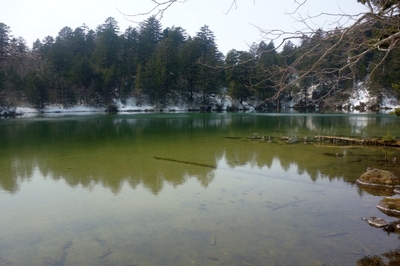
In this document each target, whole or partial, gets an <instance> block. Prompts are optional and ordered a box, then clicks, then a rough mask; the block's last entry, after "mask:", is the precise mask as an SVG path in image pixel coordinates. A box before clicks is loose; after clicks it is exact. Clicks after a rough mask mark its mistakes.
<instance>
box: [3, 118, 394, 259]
mask: <svg viewBox="0 0 400 266" xmlns="http://www.w3.org/2000/svg"><path fill="white" fill-rule="evenodd" d="M398 125H399V120H398V118H396V117H394V116H390V115H383V114H380V115H378V114H357V115H356V114H351V115H349V114H266V113H259V114H257V113H191V114H187V113H137V114H125V115H103V114H93V115H79V116H78V115H77V116H73V115H54V116H38V117H33V118H23V117H21V118H16V119H0V213H1V216H0V217H1V218H0V265H355V264H356V262H357V260H359V259H360V258H362V257H365V256H368V255H381V254H382V253H384V252H388V251H390V250H393V249H396V248H398V247H399V239H398V235H396V234H395V233H393V234H388V233H387V232H385V231H383V230H382V229H378V228H374V227H371V226H369V225H368V224H367V223H366V222H365V221H363V220H362V218H364V217H365V218H369V217H371V216H376V217H381V218H384V219H386V220H387V221H395V220H396V219H395V218H393V217H388V216H386V215H384V214H383V213H381V212H380V211H379V210H378V209H377V208H376V204H377V203H378V202H379V201H380V200H381V199H382V198H383V197H384V196H385V195H386V196H388V195H392V193H390V191H377V190H372V189H369V188H362V187H359V186H358V185H356V184H355V183H354V181H355V180H356V179H357V178H358V177H359V176H360V175H361V174H362V173H364V172H365V169H366V168H367V167H368V166H369V167H376V168H380V169H386V170H390V171H392V172H394V173H396V174H400V171H399V170H400V168H399V163H393V162H390V161H389V162H384V161H383V160H382V158H384V156H385V155H386V156H387V157H388V158H389V159H390V158H394V157H396V156H397V157H399V158H400V152H399V150H398V149H389V148H384V147H377V146H367V147H365V146H360V145H358V144H354V145H352V144H348V145H346V146H341V144H338V145H332V144H330V143H326V142H315V141H311V140H312V139H311V138H312V137H314V136H317V135H332V136H348V137H354V138H372V137H374V136H388V135H390V136H397V137H399V136H400V130H399V126H398ZM305 137H307V141H306V142H304V141H303V139H304V138H305Z"/></svg>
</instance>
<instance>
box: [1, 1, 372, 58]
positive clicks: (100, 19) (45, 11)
mask: <svg viewBox="0 0 400 266" xmlns="http://www.w3.org/2000/svg"><path fill="white" fill-rule="evenodd" d="M297 1H304V0H297ZM0 3H1V4H0V6H1V9H0V22H3V23H5V24H6V25H8V26H9V27H10V28H11V35H13V36H14V37H19V36H21V37H23V38H24V39H25V40H26V42H27V44H28V46H30V47H31V45H32V43H33V42H34V41H35V40H36V39H39V40H42V39H43V38H44V37H46V36H48V35H50V36H53V37H56V36H57V35H58V32H59V31H60V30H61V29H62V28H63V27H65V26H69V27H70V28H72V29H73V30H74V29H75V28H77V27H80V26H82V25H83V24H84V23H85V24H86V25H87V26H88V27H89V28H90V29H93V30H95V29H96V27H97V26H98V25H101V24H103V23H104V21H105V20H106V19H107V18H108V17H113V18H114V19H115V20H116V21H117V22H118V25H119V27H120V30H121V32H124V31H125V29H127V28H128V27H129V26H132V27H137V26H138V24H137V23H135V22H131V21H128V20H127V19H126V18H124V16H123V14H121V13H120V12H119V11H118V10H120V11H121V12H123V13H126V14H137V13H143V12H146V11H148V10H150V9H151V7H152V2H151V1H150V0H129V1H128V0H68V1H60V0H0ZM231 3H232V0H188V1H187V2H186V3H179V2H178V3H175V4H174V5H173V6H171V7H170V9H169V10H168V11H166V13H165V15H164V18H163V19H162V20H161V24H162V26H163V29H164V28H166V27H171V26H179V27H182V28H183V29H185V30H186V31H187V33H188V34H189V35H191V36H195V35H196V33H197V32H198V31H199V29H200V28H201V27H202V26H204V25H208V26H209V28H210V30H211V31H213V32H214V34H215V37H216V42H217V45H218V47H219V50H220V51H221V52H223V53H224V54H226V53H227V52H228V51H229V50H231V49H236V50H243V51H247V50H249V45H250V44H251V43H253V42H256V43H259V42H260V41H261V40H262V36H261V34H260V31H259V29H258V28H257V26H258V27H260V28H263V29H283V30H286V31H294V30H299V29H302V28H304V25H300V24H299V23H295V22H294V21H295V19H294V18H293V17H291V16H290V15H288V13H290V12H293V11H294V10H295V9H296V7H297V4H296V3H295V1H294V0H279V1H272V0H237V5H238V6H237V9H234V10H231V11H230V12H229V13H227V12H228V10H229V8H230V6H231ZM363 11H365V7H364V6H363V5H361V4H359V3H357V1H356V0H307V2H306V3H305V4H304V5H303V6H302V7H301V8H300V9H299V10H298V14H300V15H302V16H307V15H308V14H309V15H311V16H314V15H317V14H319V13H321V12H326V13H335V14H336V13H348V14H358V13H360V12H363ZM295 17H298V15H295ZM146 18H148V16H144V17H136V18H133V19H134V20H135V21H137V22H141V21H143V20H145V19H146ZM325 20H326V19H323V20H319V21H318V23H319V25H318V26H319V27H321V26H323V24H324V25H325V26H326V25H329V22H325ZM331 20H332V18H331ZM324 22H325V23H324ZM276 45H277V44H276Z"/></svg>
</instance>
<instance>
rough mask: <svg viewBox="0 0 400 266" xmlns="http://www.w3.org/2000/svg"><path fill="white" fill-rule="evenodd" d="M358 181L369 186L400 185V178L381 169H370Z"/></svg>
mask: <svg viewBox="0 0 400 266" xmlns="http://www.w3.org/2000/svg"><path fill="white" fill-rule="evenodd" d="M356 183H358V184H361V185H368V186H383V187H400V179H399V178H398V177H396V176H395V175H394V174H393V173H392V172H389V171H385V170H380V169H368V170H367V171H366V172H365V173H364V174H362V175H361V176H360V177H359V178H358V179H357V180H356Z"/></svg>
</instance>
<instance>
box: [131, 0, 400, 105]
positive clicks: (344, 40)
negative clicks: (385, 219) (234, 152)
mask: <svg viewBox="0 0 400 266" xmlns="http://www.w3.org/2000/svg"><path fill="white" fill-rule="evenodd" d="M151 1H152V2H153V3H154V7H153V8H152V9H151V10H149V12H146V13H142V14H137V15H135V16H141V15H156V16H159V17H162V16H163V14H164V12H166V11H167V9H168V8H170V7H171V5H173V4H175V3H177V2H180V3H184V2H186V1H187V0H181V1H178V0H165V1H158V0H151ZM260 1H261V0H260ZM351 1H355V0H351ZM254 2H256V1H255V0H254ZM294 2H295V3H296V5H297V6H296V8H295V10H294V11H293V12H292V13H290V14H288V15H290V16H291V17H292V18H295V19H296V21H297V22H299V23H300V25H303V29H301V30H296V31H292V32H287V31H283V30H280V29H272V30H266V29H261V28H260V31H261V33H262V34H263V37H264V38H265V40H269V41H271V40H272V41H274V42H278V45H277V46H275V47H274V50H276V49H280V48H282V47H283V46H284V45H285V43H287V42H288V41H292V42H294V43H299V42H300V43H301V45H299V46H298V48H299V50H297V51H296V53H297V56H296V59H295V60H294V62H291V63H290V64H287V65H283V66H282V65H281V66H276V67H275V68H273V69H271V68H269V69H263V70H264V72H265V75H264V76H265V80H261V81H258V83H257V84H252V86H257V85H260V84H262V83H265V82H266V81H268V82H269V84H271V83H273V84H275V86H274V89H275V93H274V96H273V97H270V98H268V99H265V101H267V100H270V99H279V97H280V95H281V94H282V93H284V92H285V91H286V90H287V89H288V88H292V87H294V86H299V84H300V83H301V82H302V81H303V80H304V79H313V78H314V77H315V78H316V79H317V77H318V82H319V83H325V84H329V86H328V87H329V88H330V89H329V90H328V91H326V93H325V94H324V95H322V96H321V99H322V98H325V97H327V96H329V95H330V93H331V92H332V91H333V90H335V89H336V88H337V87H338V86H339V84H340V82H343V81H345V80H354V81H355V80H356V78H357V72H358V69H359V65H360V64H361V63H362V61H363V60H364V58H365V57H366V56H367V55H369V54H371V53H372V52H376V51H380V52H381V53H380V56H379V60H377V61H375V62H374V63H370V65H368V73H369V75H372V74H374V73H375V72H376V71H378V70H379V67H380V66H381V65H382V64H383V63H384V62H385V59H386V58H387V57H388V56H389V55H390V53H391V52H393V51H394V50H395V49H398V48H400V45H399V40H400V0H357V2H359V3H360V4H362V5H364V6H365V12H362V13H358V14H346V13H344V12H342V13H341V14H329V13H321V14H318V15H316V16H310V15H306V16H304V15H301V13H300V11H301V8H302V7H303V6H304V5H305V4H306V2H307V0H295V1H294ZM255 4H256V3H255ZM236 8H238V2H237V0H232V2H231V3H230V7H229V10H232V9H236ZM239 8H240V7H239ZM228 12H229V11H228ZM328 18H329V20H330V21H333V22H334V23H332V24H331V27H330V28H329V27H328V28H326V27H325V28H324V29H321V28H320V27H319V26H316V24H315V23H314V20H315V19H319V20H320V19H326V20H328ZM263 52H268V51H263ZM265 101H264V102H265Z"/></svg>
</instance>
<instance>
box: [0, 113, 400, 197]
mask: <svg viewBox="0 0 400 266" xmlns="http://www.w3.org/2000/svg"><path fill="white" fill-rule="evenodd" d="M356 118H357V117H356ZM356 118H354V117H351V118H346V117H340V116H337V117H324V116H322V117H316V116H299V117H289V116H288V117H282V118H279V119H277V118H275V117H263V116H251V115H237V116H232V115H213V116H206V115H202V114H196V115H191V116H189V117H188V116H187V115H183V114H176V115H166V116H162V115H151V116H150V115H148V116H145V115H142V116H137V117H134V118H132V117H123V116H115V117H113V116H103V117H90V118H85V119H76V118H70V119H68V118H62V119H56V120H54V119H42V120H34V121H20V122H18V121H17V122H12V123H11V122H9V123H4V124H1V126H2V132H4V136H5V137H4V138H3V139H2V140H1V142H0V148H1V150H2V153H1V155H0V175H1V177H0V187H1V189H2V190H5V191H7V192H9V193H16V192H18V190H19V184H20V183H22V182H24V181H27V180H30V179H31V178H33V176H34V173H35V171H36V170H38V171H39V172H40V174H41V175H42V176H43V177H46V178H52V179H54V180H65V182H66V183H67V184H68V185H70V186H71V187H76V186H82V187H85V188H88V189H90V188H91V187H93V186H94V185H96V184H100V185H102V186H103V187H106V188H108V189H110V191H111V192H112V193H118V192H119V191H120V190H121V188H122V186H123V185H124V184H125V183H128V184H129V185H130V187H131V188H132V189H135V188H136V187H137V186H139V185H141V186H143V187H145V188H146V189H148V190H149V191H151V193H153V194H158V193H160V191H161V190H162V189H163V187H164V186H165V185H166V184H168V185H172V186H175V187H176V186H179V185H183V184H185V182H186V181H187V180H188V179H190V178H194V179H196V180H198V182H199V184H201V186H203V187H207V186H208V185H209V184H210V183H211V182H212V181H213V179H214V177H215V171H216V169H219V168H221V165H224V167H227V169H226V170H228V171H233V172H234V171H235V170H237V169H242V170H244V171H248V172H249V173H251V172H252V170H254V169H261V170H263V173H264V174H265V176H266V178H267V177H271V176H274V177H275V176H280V175H282V176H284V175H287V174H288V170H289V169H292V170H293V169H295V172H296V176H298V175H304V174H305V175H308V176H309V178H310V179H311V180H312V181H317V180H318V179H329V180H334V179H340V180H343V181H344V182H352V181H354V180H355V179H356V178H358V177H359V175H360V174H362V172H363V170H365V168H366V166H368V165H370V164H371V163H373V162H376V161H377V158H379V155H380V154H382V153H383V151H382V150H380V149H379V148H375V149H364V148H361V147H352V148H343V147H317V146H316V145H314V144H310V143H309V144H304V143H303V142H297V143H296V144H287V143H284V142H280V141H273V142H258V141H254V140H251V139H249V138H246V136H249V135H251V134H253V132H259V133H260V134H265V135H269V136H272V137H273V139H279V136H280V135H290V136H292V137H294V138H299V139H300V138H301V137H302V136H307V135H308V136H310V135H311V136H312V135H313V134H314V135H317V134H338V135H339V134H341V133H342V132H350V133H353V132H354V133H357V134H362V135H368V134H371V131H372V134H376V133H377V131H376V124H381V125H384V124H385V123H388V122H387V121H384V120H382V121H381V120H379V118H376V117H372V118H371V117H368V118H362V117H359V118H358V120H361V121H362V123H359V121H358V122H355V121H357V119H356ZM389 126H392V123H389ZM369 127H372V128H373V129H369ZM225 136H239V137H240V138H225ZM391 152H392V153H393V154H394V153H396V152H397V151H395V150H393V151H391ZM335 154H336V156H335ZM338 155H339V156H338ZM157 158H158V159H157ZM160 158H161V160H160ZM207 166H208V167H207ZM382 167H392V166H391V165H384V166H382ZM272 168H274V171H273V172H272V171H270V170H271V169H272ZM276 169H279V170H278V171H276ZM289 174H290V175H289V176H288V178H292V177H293V178H294V176H293V175H294V174H293V171H290V173H289Z"/></svg>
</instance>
